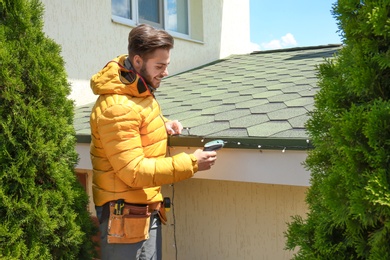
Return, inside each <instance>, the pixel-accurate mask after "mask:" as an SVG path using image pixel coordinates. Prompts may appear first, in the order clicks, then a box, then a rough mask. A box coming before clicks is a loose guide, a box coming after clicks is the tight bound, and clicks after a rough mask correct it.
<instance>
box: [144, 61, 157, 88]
mask: <svg viewBox="0 0 390 260" xmlns="http://www.w3.org/2000/svg"><path fill="white" fill-rule="evenodd" d="M139 74H140V75H141V76H142V78H143V79H144V80H145V82H146V84H148V85H149V86H151V87H152V88H154V89H156V88H158V87H159V86H160V83H159V84H157V85H156V84H154V83H153V77H152V76H150V74H149V73H148V71H147V70H146V66H145V65H144V64H143V65H142V67H141V69H140V72H139Z"/></svg>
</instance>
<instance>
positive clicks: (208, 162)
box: [194, 149, 217, 171]
mask: <svg viewBox="0 0 390 260" xmlns="http://www.w3.org/2000/svg"><path fill="white" fill-rule="evenodd" d="M194 156H195V157H196V159H197V160H198V171H205V170H209V169H210V168H211V166H213V165H214V163H215V161H216V160H217V152H215V151H210V152H205V151H203V150H202V149H197V150H196V151H195V152H194Z"/></svg>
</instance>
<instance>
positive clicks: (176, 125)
mask: <svg viewBox="0 0 390 260" xmlns="http://www.w3.org/2000/svg"><path fill="white" fill-rule="evenodd" d="M165 128H166V129H167V133H168V134H169V135H179V134H181V131H182V130H183V126H182V125H181V123H180V122H179V121H177V120H172V121H168V122H165Z"/></svg>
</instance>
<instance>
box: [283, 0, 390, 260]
mask: <svg viewBox="0 0 390 260" xmlns="http://www.w3.org/2000/svg"><path fill="white" fill-rule="evenodd" d="M332 12H333V15H334V17H335V18H336V19H337V21H338V25H339V29H340V32H341V35H342V37H343V42H344V46H343V48H342V50H341V51H340V52H339V53H338V55H337V56H336V57H334V58H333V59H329V60H327V61H326V62H325V63H324V64H322V65H320V66H319V67H318V72H319V86H320V91H319V93H318V94H317V95H316V97H315V109H314V111H313V112H312V113H311V117H310V119H309V120H308V122H307V124H306V127H307V130H308V133H309V136H310V138H311V139H312V142H313V144H314V146H315V149H313V150H312V151H310V152H309V155H308V158H307V160H306V161H305V165H306V167H307V168H308V170H310V171H311V186H310V188H309V190H308V193H307V198H306V200H307V204H308V206H309V212H308V214H307V216H306V217H305V218H303V217H302V216H295V217H293V221H292V222H291V223H289V224H288V231H287V232H286V237H287V243H286V247H287V249H289V250H293V249H297V251H296V254H295V258H294V259H310V260H312V259H332V260H333V259H354V260H356V259H390V101H389V99H390V18H389V17H390V1H380V0H371V1H369V0H367V1H361V0H339V1H337V3H335V4H334V6H333V9H332Z"/></svg>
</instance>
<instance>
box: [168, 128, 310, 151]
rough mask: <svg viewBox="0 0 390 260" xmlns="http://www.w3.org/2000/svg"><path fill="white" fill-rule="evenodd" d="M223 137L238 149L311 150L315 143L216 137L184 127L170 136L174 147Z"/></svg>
mask: <svg viewBox="0 0 390 260" xmlns="http://www.w3.org/2000/svg"><path fill="white" fill-rule="evenodd" d="M216 139H221V140H222V141H223V142H224V147H225V148H237V149H257V150H260V151H262V150H281V151H282V152H283V153H284V152H286V151H287V150H310V149H313V148H314V147H313V145H312V143H311V142H310V140H309V139H303V138H269V137H267V138H258V137H251V138H234V137H216V136H214V138H213V137H212V136H207V135H205V136H200V135H194V134H191V133H190V128H189V127H186V128H184V129H183V131H182V134H180V135H173V136H170V137H169V146H170V147H171V148H173V147H180V146H181V147H183V146H184V147H202V146H203V145H204V144H205V143H207V142H209V141H212V140H216Z"/></svg>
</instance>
